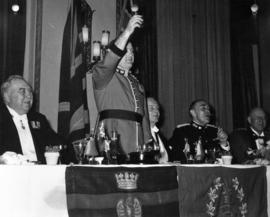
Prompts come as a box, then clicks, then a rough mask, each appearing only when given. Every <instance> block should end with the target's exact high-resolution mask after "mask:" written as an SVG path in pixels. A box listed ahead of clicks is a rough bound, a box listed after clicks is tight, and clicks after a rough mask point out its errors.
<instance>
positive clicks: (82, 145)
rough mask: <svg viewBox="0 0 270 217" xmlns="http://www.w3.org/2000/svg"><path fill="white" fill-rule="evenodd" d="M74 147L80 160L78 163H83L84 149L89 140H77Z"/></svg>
mask: <svg viewBox="0 0 270 217" xmlns="http://www.w3.org/2000/svg"><path fill="white" fill-rule="evenodd" d="M72 144H73V148H74V151H75V155H76V159H77V160H78V164H83V158H84V151H85V147H86V144H87V142H86V141H85V140H84V139H82V140H79V141H76V142H73V143H72Z"/></svg>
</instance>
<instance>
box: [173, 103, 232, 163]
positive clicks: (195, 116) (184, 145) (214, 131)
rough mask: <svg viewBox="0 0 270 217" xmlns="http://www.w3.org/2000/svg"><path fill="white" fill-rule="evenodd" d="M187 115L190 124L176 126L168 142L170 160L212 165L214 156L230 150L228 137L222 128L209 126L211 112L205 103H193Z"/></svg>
mask: <svg viewBox="0 0 270 217" xmlns="http://www.w3.org/2000/svg"><path fill="white" fill-rule="evenodd" d="M189 114H190V117H191V119H192V120H191V122H190V123H185V124H181V125H178V126H177V127H176V128H175V130H174V132H173V136H172V138H171V139H170V141H169V144H170V146H171V147H172V158H173V159H172V160H173V161H181V163H186V162H190V163H191V162H192V163H194V162H195V163H196V162H197V163H204V162H207V163H213V162H214V161H215V158H216V157H217V156H216V154H220V153H221V152H222V151H229V150H230V147H229V143H228V142H227V137H228V136H227V134H226V133H225V132H224V131H223V129H222V128H220V127H217V126H215V125H211V124H209V122H210V121H211V112H210V106H209V103H208V102H207V101H205V100H203V99H197V100H195V101H193V102H192V103H191V104H190V106H189Z"/></svg>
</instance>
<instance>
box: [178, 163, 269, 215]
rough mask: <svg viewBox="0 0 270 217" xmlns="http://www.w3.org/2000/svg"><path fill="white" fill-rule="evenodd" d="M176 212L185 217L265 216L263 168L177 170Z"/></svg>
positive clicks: (182, 168)
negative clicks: (177, 204)
mask: <svg viewBox="0 0 270 217" xmlns="http://www.w3.org/2000/svg"><path fill="white" fill-rule="evenodd" d="M177 172H178V177H179V179H178V180H179V210H180V216H185V217H198V216H200V217H214V216H215V217H219V216H241V217H254V216H256V217H266V216H267V182H266V168H265V167H249V168H229V167H219V166H217V167H185V166H182V167H178V168H177Z"/></svg>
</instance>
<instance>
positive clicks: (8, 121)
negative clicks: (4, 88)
mask: <svg viewBox="0 0 270 217" xmlns="http://www.w3.org/2000/svg"><path fill="white" fill-rule="evenodd" d="M2 118H3V124H4V125H5V126H2V127H3V128H4V129H5V130H4V131H5V132H6V135H5V137H6V139H5V141H2V142H3V143H4V144H5V145H8V146H13V149H14V151H15V152H16V153H21V154H22V147H21V142H20V138H19V134H18V131H17V128H16V126H15V124H14V121H13V118H12V115H11V114H10V113H9V111H8V109H7V107H6V106H5V105H3V117H2Z"/></svg>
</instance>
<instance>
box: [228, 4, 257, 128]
mask: <svg viewBox="0 0 270 217" xmlns="http://www.w3.org/2000/svg"><path fill="white" fill-rule="evenodd" d="M253 3H254V2H253V1H252V0H247V1H241V0H237V1H235V0H231V45H232V92H233V95H232V100H233V102H234V103H233V125H234V128H239V127H245V126H246V124H247V116H248V113H249V111H250V110H251V108H253V107H255V106H260V104H261V103H260V102H261V99H260V95H261V94H260V86H261V85H260V78H259V68H258V69H257V70H256V67H255V65H256V61H258V59H259V56H258V49H259V46H258V23H257V19H258V17H256V16H253V15H252V13H251V11H250V6H251V5H252V4H253ZM254 48H255V49H254ZM256 48H257V49H256ZM256 74H257V76H258V78H259V80H258V81H256Z"/></svg>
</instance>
